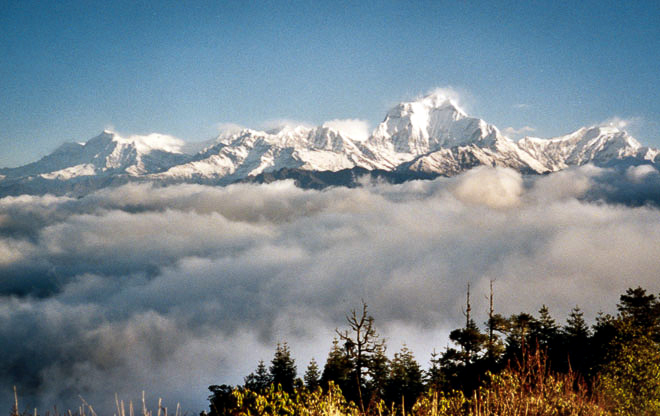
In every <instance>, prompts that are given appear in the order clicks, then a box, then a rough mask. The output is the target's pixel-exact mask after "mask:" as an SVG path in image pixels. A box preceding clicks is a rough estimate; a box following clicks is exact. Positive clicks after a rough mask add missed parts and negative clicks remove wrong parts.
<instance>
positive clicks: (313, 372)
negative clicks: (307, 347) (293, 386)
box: [304, 358, 321, 391]
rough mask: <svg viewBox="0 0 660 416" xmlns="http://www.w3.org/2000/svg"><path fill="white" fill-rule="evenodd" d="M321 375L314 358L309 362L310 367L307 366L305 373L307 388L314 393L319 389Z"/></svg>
mask: <svg viewBox="0 0 660 416" xmlns="http://www.w3.org/2000/svg"><path fill="white" fill-rule="evenodd" d="M320 376H321V374H320V372H319V366H318V364H316V360H314V358H312V360H311V361H310V362H309V365H308V366H307V370H306V371H305V376H304V379H305V387H307V388H308V389H309V390H310V391H314V390H316V389H317V388H318V387H319V378H320Z"/></svg>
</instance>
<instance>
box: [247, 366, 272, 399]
mask: <svg viewBox="0 0 660 416" xmlns="http://www.w3.org/2000/svg"><path fill="white" fill-rule="evenodd" d="M271 382H272V379H271V376H270V374H268V370H267V369H266V364H264V361H263V360H259V365H257V370H256V372H255V373H250V374H249V375H248V376H247V377H245V379H244V383H245V388H247V389H250V390H252V391H256V392H263V391H265V390H266V389H267V388H268V386H270V383H271Z"/></svg>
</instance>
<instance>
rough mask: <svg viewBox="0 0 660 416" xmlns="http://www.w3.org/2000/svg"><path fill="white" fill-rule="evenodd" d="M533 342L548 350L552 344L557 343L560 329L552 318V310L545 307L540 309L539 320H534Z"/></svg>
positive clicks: (532, 328) (531, 333) (532, 329)
mask: <svg viewBox="0 0 660 416" xmlns="http://www.w3.org/2000/svg"><path fill="white" fill-rule="evenodd" d="M530 335H531V337H530V338H531V340H532V341H533V342H534V341H535V342H537V343H538V345H539V347H540V348H543V349H548V348H549V347H550V345H551V344H553V343H554V342H556V340H557V337H558V336H559V327H558V326H557V323H556V322H555V320H554V319H553V318H552V316H550V310H549V309H548V307H547V306H545V305H543V306H542V307H541V309H539V318H538V319H536V320H534V322H533V325H532V327H531V332H530Z"/></svg>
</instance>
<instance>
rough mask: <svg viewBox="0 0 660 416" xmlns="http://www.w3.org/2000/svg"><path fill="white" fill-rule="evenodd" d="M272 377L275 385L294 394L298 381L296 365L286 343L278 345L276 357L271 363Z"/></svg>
mask: <svg viewBox="0 0 660 416" xmlns="http://www.w3.org/2000/svg"><path fill="white" fill-rule="evenodd" d="M270 377H271V380H272V382H273V384H275V385H276V386H277V385H280V386H282V390H284V391H286V392H289V393H290V392H293V387H294V383H295V381H296V364H295V361H294V360H293V358H292V357H291V351H290V350H289V345H288V344H287V343H286V342H285V343H283V344H277V349H276V351H275V356H274V357H273V361H271V366H270Z"/></svg>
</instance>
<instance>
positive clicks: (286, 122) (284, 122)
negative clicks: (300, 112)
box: [259, 118, 314, 131]
mask: <svg viewBox="0 0 660 416" xmlns="http://www.w3.org/2000/svg"><path fill="white" fill-rule="evenodd" d="M298 126H301V127H306V128H312V127H314V125H313V124H312V123H308V122H306V121H299V120H291V119H286V118H281V119H273V120H266V121H264V122H263V123H262V125H261V126H259V128H260V129H263V130H266V131H268V130H281V129H283V128H287V127H289V128H294V127H298Z"/></svg>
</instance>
